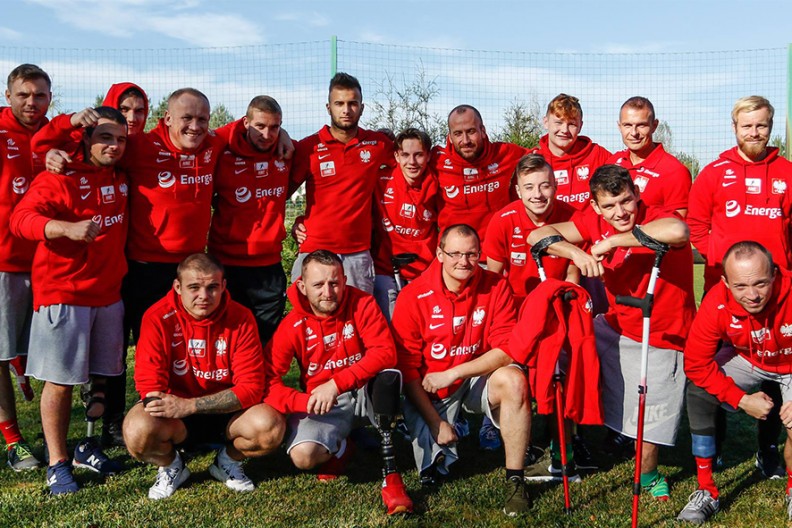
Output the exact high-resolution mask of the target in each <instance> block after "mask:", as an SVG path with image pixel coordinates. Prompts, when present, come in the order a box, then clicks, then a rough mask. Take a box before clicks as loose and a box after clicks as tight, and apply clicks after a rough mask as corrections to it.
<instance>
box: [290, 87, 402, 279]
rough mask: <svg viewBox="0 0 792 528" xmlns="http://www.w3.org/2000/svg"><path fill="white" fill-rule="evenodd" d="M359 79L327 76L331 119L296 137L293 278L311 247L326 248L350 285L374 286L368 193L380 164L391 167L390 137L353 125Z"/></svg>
mask: <svg viewBox="0 0 792 528" xmlns="http://www.w3.org/2000/svg"><path fill="white" fill-rule="evenodd" d="M362 94H363V92H362V89H361V87H360V82H358V80H357V79H356V78H354V77H353V76H351V75H349V74H348V73H342V72H339V73H337V74H336V75H335V76H333V78H332V79H331V80H330V89H329V93H328V98H327V113H328V114H329V115H330V125H325V126H324V127H323V128H322V129H321V130H319V132H317V133H316V134H313V135H311V136H308V137H306V138H304V139H303V140H301V141H300V142H298V144H297V149H296V151H295V155H294V165H293V167H292V173H291V185H290V193H291V192H294V191H295V190H296V189H297V188H298V187H299V186H300V185H302V184H303V183H305V203H306V205H305V218H304V223H300V222H296V223H295V226H300V227H298V228H296V231H295V237H296V238H297V240H298V242H299V243H300V253H299V254H298V255H297V259H296V260H295V261H294V267H293V268H292V273H291V275H292V281H294V280H296V279H297V278H298V277H299V276H300V273H301V270H302V261H303V259H304V258H305V257H306V256H307V255H308V253H310V252H312V251H316V250H318V249H326V250H328V251H332V252H334V253H336V254H337V255H339V256H340V257H341V261H342V262H343V264H344V273H345V275H346V277H347V281H348V283H349V285H350V286H354V287H356V288H359V289H361V290H363V291H365V292H367V293H372V292H373V291H374V261H373V260H372V257H371V253H370V249H371V231H372V224H373V219H372V218H373V217H372V196H373V195H374V189H375V187H376V184H377V177H378V175H379V173H380V171H381V170H383V169H389V168H390V169H392V168H393V167H395V161H394V159H393V142H392V141H391V140H390V139H389V138H388V137H387V136H385V134H382V133H380V132H374V131H371V130H366V129H363V128H361V127H360V126H358V123H359V121H360V116H361V115H362V114H363V108H364V105H363V95H362Z"/></svg>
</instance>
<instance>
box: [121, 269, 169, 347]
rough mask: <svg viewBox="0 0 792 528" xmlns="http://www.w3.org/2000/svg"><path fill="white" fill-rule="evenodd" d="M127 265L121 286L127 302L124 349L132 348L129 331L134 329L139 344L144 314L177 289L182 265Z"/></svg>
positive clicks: (133, 332) (125, 305)
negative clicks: (173, 289)
mask: <svg viewBox="0 0 792 528" xmlns="http://www.w3.org/2000/svg"><path fill="white" fill-rule="evenodd" d="M127 265H128V266H129V271H127V274H126V277H124V281H123V282H122V283H121V298H122V299H123V301H124V341H125V343H124V345H125V346H124V350H126V348H127V346H128V345H129V343H128V342H127V340H128V338H129V331H130V330H132V335H133V336H134V340H135V341H137V339H138V337H140V323H141V321H142V320H143V314H144V313H146V310H148V309H149V308H150V307H151V306H152V305H153V304H154V303H156V302H157V301H159V300H160V299H162V298H163V297H165V294H167V293H168V292H169V291H170V289H171V288H173V279H175V278H176V268H177V267H178V264H172V263H166V262H139V261H137V260H127Z"/></svg>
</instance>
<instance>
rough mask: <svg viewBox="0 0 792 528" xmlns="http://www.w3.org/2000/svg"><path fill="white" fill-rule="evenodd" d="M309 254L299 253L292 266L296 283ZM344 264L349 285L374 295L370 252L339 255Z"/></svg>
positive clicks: (293, 278)
mask: <svg viewBox="0 0 792 528" xmlns="http://www.w3.org/2000/svg"><path fill="white" fill-rule="evenodd" d="M307 256H308V253H299V254H298V255H297V259H296V260H295V261H294V265H293V266H292V273H291V275H292V276H291V278H292V282H294V281H296V280H297V279H298V278H299V277H300V274H301V273H302V262H303V260H305V257H307ZM338 256H339V258H341V262H342V263H343V264H344V275H346V279H347V282H346V283H347V285H349V286H354V287H355V288H358V289H359V290H363V291H364V292H366V293H374V261H373V260H372V259H371V253H369V252H368V251H359V252H358V253H347V254H346V255H338Z"/></svg>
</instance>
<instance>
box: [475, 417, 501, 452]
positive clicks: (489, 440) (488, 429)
mask: <svg viewBox="0 0 792 528" xmlns="http://www.w3.org/2000/svg"><path fill="white" fill-rule="evenodd" d="M502 446H503V440H501V435H500V431H498V428H497V427H495V424H493V423H492V421H491V420H490V419H489V418H487V417H486V416H485V417H484V420H483V421H482V422H481V429H479V447H480V448H481V449H483V450H484V451H497V450H498V449H500V448H501V447H502Z"/></svg>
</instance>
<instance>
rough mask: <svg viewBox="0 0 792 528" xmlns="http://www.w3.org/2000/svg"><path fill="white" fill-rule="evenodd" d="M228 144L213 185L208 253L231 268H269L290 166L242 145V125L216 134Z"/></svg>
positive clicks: (281, 234) (282, 233)
mask: <svg viewBox="0 0 792 528" xmlns="http://www.w3.org/2000/svg"><path fill="white" fill-rule="evenodd" d="M216 132H217V135H218V136H221V137H224V138H228V141H229V144H228V147H227V148H226V149H225V150H224V151H223V154H222V155H221V156H220V161H219V162H218V165H217V171H216V173H215V174H216V179H215V182H214V190H215V199H214V207H215V209H214V215H213V216H212V226H211V228H210V230H209V252H210V253H212V254H213V255H215V256H216V257H217V258H219V259H220V260H221V261H222V262H223V263H224V264H228V265H232V266H269V265H271V264H276V263H278V262H280V260H281V249H282V248H283V246H282V242H283V239H284V238H286V228H285V227H284V217H285V215H286V194H287V191H288V189H289V170H290V169H291V160H279V159H278V158H277V157H276V155H275V153H274V149H273V150H271V151H269V152H261V151H259V150H256V149H255V148H253V146H251V145H250V143H248V141H247V139H246V134H247V128H245V126H244V125H243V123H242V119H239V120H237V121H234V122H233V123H230V124H228V125H226V126H224V127H222V128H219V129H217V130H216Z"/></svg>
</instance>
